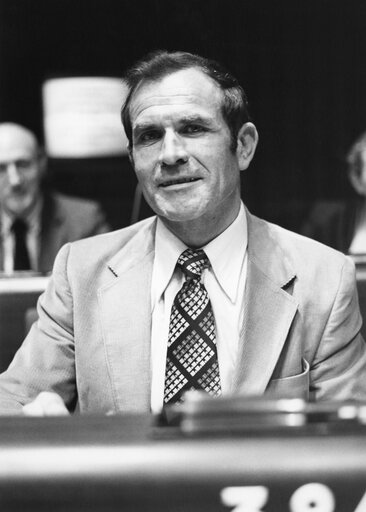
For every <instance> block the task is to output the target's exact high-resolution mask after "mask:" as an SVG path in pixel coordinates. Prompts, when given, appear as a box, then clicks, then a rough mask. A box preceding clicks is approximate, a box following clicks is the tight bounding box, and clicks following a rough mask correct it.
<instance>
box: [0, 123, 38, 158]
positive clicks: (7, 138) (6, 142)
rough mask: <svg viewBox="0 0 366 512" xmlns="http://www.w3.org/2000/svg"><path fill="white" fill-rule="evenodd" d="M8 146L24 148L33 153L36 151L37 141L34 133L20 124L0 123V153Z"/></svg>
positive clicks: (8, 147)
mask: <svg viewBox="0 0 366 512" xmlns="http://www.w3.org/2000/svg"><path fill="white" fill-rule="evenodd" d="M10 148H17V149H19V148H24V149H25V150H26V151H27V152H29V153H32V154H33V155H35V154H36V153H37V151H38V142H37V139H36V137H35V135H34V134H33V133H32V132H31V131H30V130H28V128H25V127H24V126H21V125H20V124H15V123H1V124H0V155H1V153H2V152H3V151H5V150H6V151H8V150H9V149H10Z"/></svg>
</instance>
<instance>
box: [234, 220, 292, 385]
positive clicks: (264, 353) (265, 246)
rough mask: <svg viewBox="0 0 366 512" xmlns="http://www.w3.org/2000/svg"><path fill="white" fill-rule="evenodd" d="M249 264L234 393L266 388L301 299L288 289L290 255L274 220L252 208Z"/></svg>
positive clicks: (249, 221)
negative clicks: (276, 234)
mask: <svg viewBox="0 0 366 512" xmlns="http://www.w3.org/2000/svg"><path fill="white" fill-rule="evenodd" d="M247 220H248V268H247V282H246V287H245V297H244V320H243V327H242V333H241V345H240V348H239V357H238V363H237V366H236V370H235V374H234V381H233V386H234V391H239V392H242V393H245V394H261V393H263V392H264V390H265V388H266V386H267V384H268V382H269V380H270V378H271V375H272V373H273V370H274V368H275V366H276V363H277V361H278V358H279V356H280V353H281V350H282V347H283V345H284V342H285V340H286V337H287V335H288V332H289V329H290V326H291V323H292V321H293V318H294V316H295V313H296V311H297V306H298V304H297V302H296V300H295V299H294V298H293V297H292V296H291V295H290V294H289V293H288V292H286V291H285V289H286V287H287V286H288V285H289V284H290V283H291V282H292V281H293V279H294V278H295V272H294V271H293V269H292V266H291V264H290V262H289V261H288V259H287V256H286V254H285V253H284V252H283V250H282V249H281V247H280V246H279V245H278V243H277V241H276V237H274V236H273V232H272V229H276V228H272V227H271V225H270V224H268V223H266V222H264V221H262V220H260V219H258V218H256V217H254V216H252V215H250V214H249V212H247Z"/></svg>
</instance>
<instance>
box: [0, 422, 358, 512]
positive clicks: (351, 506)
mask: <svg viewBox="0 0 366 512" xmlns="http://www.w3.org/2000/svg"><path fill="white" fill-rule="evenodd" d="M151 420H152V418H151V417H150V416H125V417H123V416H121V417H102V418H101V417H99V418H94V417H80V416H79V417H77V416H74V417H71V418H46V419H36V418H2V419H1V422H0V509H1V510H2V511H12V512H13V511H17V512H18V511H22V512H24V511H27V510H37V511H43V510H44V511H46V510H47V511H50V510H52V511H54V510H55V511H79V512H80V511H84V510H85V511H103V512H105V511H117V510H119V511H120V510H123V511H144V512H145V511H159V512H164V511H169V512H176V511H177V512H178V511H179V512H183V511H187V512H188V511H189V512H196V511H201V512H206V511H209V512H216V511H228V510H235V509H236V508H235V507H237V506H239V505H240V504H241V506H244V505H245V507H244V508H241V509H239V508H238V509H237V511H238V512H239V510H241V511H245V510H248V511H256V510H265V511H266V512H277V511H278V512H284V511H286V510H289V511H290V510H291V511H293V512H304V511H306V510H313V511H314V510H315V511H320V510H321V511H323V512H332V511H337V512H353V511H355V510H356V508H357V506H358V504H359V502H360V501H361V499H362V497H363V494H364V493H365V490H366V429H365V427H364V426H355V425H353V426H351V427H350V428H349V429H344V428H342V429H341V430H339V431H337V430H334V431H329V429H327V428H326V427H325V426H324V425H323V426H321V427H314V428H312V429H309V428H308V427H309V426H307V427H306V428H301V429H273V430H270V431H268V430H267V431H266V432H265V433H262V434H261V433H258V432H257V433H253V432H247V433H246V434H245V435H243V434H242V435H234V436H194V437H189V436H187V435H183V434H182V433H180V432H179V430H178V429H176V428H172V427H166V428H161V427H160V428H157V427H154V426H153V425H152V423H151ZM363 510H364V508H362V511H363ZM358 512H361V509H360V510H359V511H358Z"/></svg>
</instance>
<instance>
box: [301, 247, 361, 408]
mask: <svg viewBox="0 0 366 512" xmlns="http://www.w3.org/2000/svg"><path fill="white" fill-rule="evenodd" d="M361 325H362V319H361V314H360V310H359V304H358V295H357V288H356V280H355V269H354V265H353V263H352V262H351V260H350V259H349V258H348V257H346V258H345V263H344V265H343V269H342V274H341V278H340V282H339V286H338V290H337V293H336V295H335V297H334V302H333V305H332V307H331V310H330V314H329V317H328V320H327V322H326V325H325V329H324V332H323V335H322V339H321V342H320V343H319V346H318V349H317V352H316V354H315V357H314V360H313V362H312V365H311V372H310V382H311V386H312V388H313V393H314V395H315V400H316V401H318V400H347V399H356V400H360V401H366V346H365V342H364V340H363V338H362V335H361V333H360V329H361Z"/></svg>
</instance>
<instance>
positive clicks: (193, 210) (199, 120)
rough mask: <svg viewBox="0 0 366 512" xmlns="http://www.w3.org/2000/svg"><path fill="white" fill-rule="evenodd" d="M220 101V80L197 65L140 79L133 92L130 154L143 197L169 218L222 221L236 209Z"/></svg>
mask: <svg viewBox="0 0 366 512" xmlns="http://www.w3.org/2000/svg"><path fill="white" fill-rule="evenodd" d="M221 104H222V92H221V91H220V89H219V88H218V86H217V85H216V84H215V83H214V82H213V80H211V79H210V78H209V77H208V76H206V75H205V74H204V73H202V72H201V71H199V70H197V69H195V68H191V69H187V70H182V71H178V72H175V73H173V74H171V75H168V76H166V77H165V78H163V79H161V80H160V81H157V82H147V83H145V84H144V83H143V84H142V85H141V86H140V87H139V88H138V89H137V91H136V92H135V94H134V96H133V99H132V102H131V105H130V116H131V125H132V141H133V146H132V150H131V158H132V161H133V164H134V168H135V171H136V175H137V178H138V180H139V182H140V184H141V187H142V190H143V193H144V195H145V198H146V200H147V202H148V203H149V204H150V206H151V208H152V209H153V210H154V211H155V212H156V213H157V214H158V215H159V216H161V217H163V219H165V220H166V221H167V223H168V224H169V222H189V221H197V222H198V224H197V226H199V224H201V225H202V227H204V223H205V222H207V221H210V222H211V223H212V222H213V221H214V219H216V220H217V222H218V223H220V225H222V224H225V219H229V218H230V220H229V222H231V220H232V217H233V212H234V210H235V211H236V212H237V211H238V204H239V201H240V193H239V189H240V187H239V163H238V157H237V154H236V152H233V151H232V149H231V147H230V145H231V139H230V131H229V128H228V126H227V124H226V122H225V121H224V119H223V116H222V113H221ZM226 224H228V223H227V222H226Z"/></svg>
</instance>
